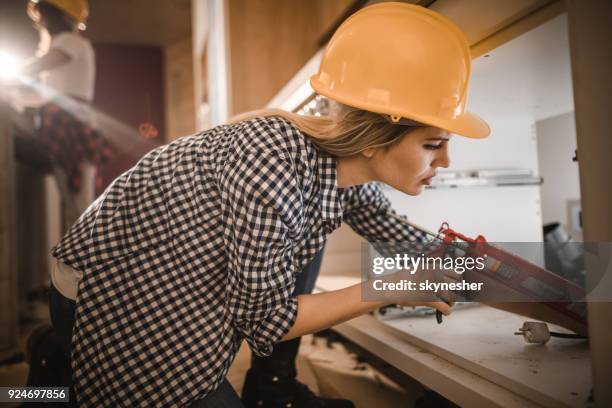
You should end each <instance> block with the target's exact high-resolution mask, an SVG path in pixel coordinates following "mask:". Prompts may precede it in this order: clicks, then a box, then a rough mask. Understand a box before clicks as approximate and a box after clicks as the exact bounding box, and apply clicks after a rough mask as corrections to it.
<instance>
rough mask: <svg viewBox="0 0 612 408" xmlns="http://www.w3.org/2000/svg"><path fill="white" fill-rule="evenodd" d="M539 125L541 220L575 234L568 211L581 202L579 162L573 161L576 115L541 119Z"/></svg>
mask: <svg viewBox="0 0 612 408" xmlns="http://www.w3.org/2000/svg"><path fill="white" fill-rule="evenodd" d="M536 126H537V142H538V162H539V167H540V175H541V176H542V177H543V178H544V183H543V184H542V186H541V194H542V221H543V222H544V223H549V222H560V223H561V224H563V225H564V226H565V227H566V229H568V231H571V233H572V235H574V236H575V235H576V234H577V233H578V235H580V233H579V231H576V230H573V228H572V226H571V222H570V219H569V209H570V206H571V205H572V204H573V203H572V202H576V201H577V200H580V180H579V173H578V163H577V162H574V161H572V157H574V150H575V149H576V124H575V122H574V112H568V113H565V114H563V115H558V116H554V117H552V118H548V119H544V120H540V121H538V122H537V123H536Z"/></svg>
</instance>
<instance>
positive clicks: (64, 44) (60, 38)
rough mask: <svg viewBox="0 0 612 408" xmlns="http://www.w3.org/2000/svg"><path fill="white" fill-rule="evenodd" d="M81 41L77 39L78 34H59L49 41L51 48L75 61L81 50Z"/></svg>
mask: <svg viewBox="0 0 612 408" xmlns="http://www.w3.org/2000/svg"><path fill="white" fill-rule="evenodd" d="M81 41H82V40H81V39H79V38H78V34H74V33H61V34H58V35H57V36H56V37H54V38H53V40H51V48H52V49H57V50H61V51H62V52H64V53H65V54H67V55H69V56H70V58H72V59H77V58H78V56H79V53H80V52H81V51H80V50H81V48H82V43H81Z"/></svg>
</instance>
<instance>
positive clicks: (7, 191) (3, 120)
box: [0, 95, 18, 350]
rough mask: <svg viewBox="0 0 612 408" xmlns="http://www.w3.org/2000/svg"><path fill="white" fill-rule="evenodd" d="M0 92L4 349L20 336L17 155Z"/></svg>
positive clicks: (0, 340)
mask: <svg viewBox="0 0 612 408" xmlns="http://www.w3.org/2000/svg"><path fill="white" fill-rule="evenodd" d="M1 96H2V95H0V172H1V173H2V176H1V177H0V327H1V328H2V330H0V350H4V349H8V348H11V347H14V346H15V345H16V344H17V337H18V315H17V293H18V291H17V257H16V247H15V245H16V238H15V158H14V148H13V127H12V123H13V122H12V118H11V116H12V115H11V110H10V108H9V106H8V105H7V104H6V103H5V102H4V101H3V100H2V99H1Z"/></svg>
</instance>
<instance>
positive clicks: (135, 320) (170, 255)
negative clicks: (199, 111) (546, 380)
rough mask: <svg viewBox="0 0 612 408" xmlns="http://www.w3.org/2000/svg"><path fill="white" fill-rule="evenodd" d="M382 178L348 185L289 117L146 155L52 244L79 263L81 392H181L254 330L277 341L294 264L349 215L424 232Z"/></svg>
mask: <svg viewBox="0 0 612 408" xmlns="http://www.w3.org/2000/svg"><path fill="white" fill-rule="evenodd" d="M390 211H393V210H392V209H391V208H390V205H389V201H388V199H387V198H386V197H385V196H384V195H383V194H382V192H381V191H380V189H379V187H378V186H377V185H376V184H364V185H360V186H354V187H349V188H346V189H340V188H338V187H337V181H336V162H335V159H334V158H333V157H330V156H329V155H326V154H323V153H321V152H319V151H317V150H316V149H315V147H314V145H313V144H312V143H311V142H310V140H309V139H308V138H307V137H306V136H304V135H303V134H302V133H301V132H300V131H299V130H298V129H297V128H295V127H294V126H293V125H291V124H290V123H289V122H287V121H285V120H284V119H282V118H279V117H268V118H257V119H252V120H249V121H243V122H240V123H237V124H231V125H223V126H219V127H216V128H214V129H211V130H208V131H205V132H202V133H199V134H196V135H193V136H188V137H183V138H180V139H178V140H176V141H174V142H173V143H170V144H168V145H165V146H161V147H159V148H157V149H155V150H153V151H151V152H149V153H148V154H147V155H145V156H144V157H143V158H142V159H141V160H140V161H139V162H138V163H137V164H136V165H135V166H134V167H133V168H132V169H130V170H129V171H127V172H126V173H124V174H123V175H121V176H120V177H118V178H117V179H116V180H115V181H114V182H113V183H112V184H111V185H110V186H109V187H108V188H107V190H106V191H105V192H104V194H102V195H101V196H100V197H99V198H98V200H96V201H95V202H94V203H93V204H92V205H91V206H90V207H89V208H88V209H87V210H86V212H85V213H84V214H83V215H82V216H81V217H80V218H79V220H78V221H77V222H76V223H75V224H74V225H73V227H72V228H71V230H70V231H69V232H68V234H67V235H66V236H65V237H64V238H63V239H62V241H61V242H60V243H59V244H58V245H57V246H56V247H55V248H54V250H53V255H54V256H55V257H56V258H58V259H60V260H61V261H63V262H64V263H66V264H67V265H70V266H71V267H73V268H75V269H78V270H80V271H82V272H83V279H82V281H81V283H80V285H79V292H78V296H77V310H76V324H75V327H74V330H73V337H72V346H73V348H72V366H73V369H74V377H75V392H76V394H77V397H78V400H79V403H80V404H81V405H83V406H112V407H118V406H134V405H147V406H182V405H187V404H189V403H190V402H192V401H194V400H196V399H200V398H203V397H205V396H206V395H207V394H209V393H211V392H212V391H214V390H215V389H216V388H217V386H218V385H219V384H220V382H221V381H222V380H223V378H224V377H225V374H226V373H227V371H228V368H229V366H230V364H231V363H232V360H233V359H234V356H235V355H236V352H237V351H238V348H239V346H240V343H241V341H242V340H243V339H245V340H246V341H247V342H248V344H249V346H250V348H251V349H252V351H253V352H254V353H255V354H257V355H267V354H269V353H270V352H271V351H272V347H273V345H274V344H275V343H277V342H278V341H279V340H280V339H281V338H282V337H283V336H284V335H285V334H286V333H287V332H288V331H289V329H290V328H291V326H292V325H293V323H294V322H295V319H296V314H297V300H296V299H295V298H293V297H292V296H291V294H292V291H293V288H294V283H295V279H296V275H297V274H298V273H299V272H300V271H301V270H302V268H303V267H304V266H305V265H306V264H307V263H308V262H309V261H310V260H311V259H312V258H313V257H314V255H315V254H317V253H318V252H319V251H320V250H321V249H322V248H323V246H324V243H325V240H326V236H327V235H328V234H330V233H331V232H332V231H334V230H335V229H337V228H338V227H339V226H340V224H341V222H342V221H344V222H346V223H347V224H348V225H350V226H351V227H352V228H353V229H354V230H355V231H357V232H358V233H359V234H361V235H362V236H364V237H365V238H367V239H368V240H378V241H388V240H400V241H408V240H415V239H418V238H419V237H420V236H421V234H422V233H421V232H420V231H418V230H415V229H413V228H410V227H407V226H406V225H403V224H401V223H400V222H398V221H397V220H393V219H391V218H389V217H388V215H387V213H388V212H390Z"/></svg>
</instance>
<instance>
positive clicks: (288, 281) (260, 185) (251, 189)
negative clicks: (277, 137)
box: [220, 153, 303, 356]
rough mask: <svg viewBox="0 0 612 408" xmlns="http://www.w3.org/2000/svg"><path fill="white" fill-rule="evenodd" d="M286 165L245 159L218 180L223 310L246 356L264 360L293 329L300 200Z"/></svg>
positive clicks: (268, 157)
mask: <svg viewBox="0 0 612 408" xmlns="http://www.w3.org/2000/svg"><path fill="white" fill-rule="evenodd" d="M296 176H297V175H296V174H295V168H294V166H293V165H292V163H291V162H290V160H288V159H286V158H284V157H282V156H281V155H278V154H270V153H268V154H266V153H250V154H248V155H246V156H245V157H242V158H241V159H239V160H237V161H236V162H233V163H229V164H227V165H226V170H225V176H224V177H222V179H221V185H222V187H221V189H220V190H221V192H222V193H221V194H222V203H223V207H224V208H223V212H224V219H225V225H224V231H225V242H226V247H227V252H228V258H229V262H228V266H229V271H228V275H229V278H228V292H227V293H228V305H229V310H230V314H231V318H232V323H233V326H234V327H235V329H236V330H237V331H238V332H239V333H240V334H241V335H242V336H243V337H244V338H245V339H246V341H247V342H248V344H249V346H250V348H251V350H252V351H253V352H254V353H255V354H256V355H260V356H265V355H269V354H270V353H271V352H272V347H273V346H274V344H276V343H277V342H278V341H279V340H280V339H281V338H282V337H283V336H284V335H285V334H286V333H287V332H288V331H289V329H290V328H291V326H293V324H294V323H295V319H296V317H297V299H295V298H293V297H292V296H291V294H292V292H293V289H294V286H295V270H294V269H295V268H294V264H293V255H294V247H295V242H296V241H298V240H299V236H301V228H302V223H303V208H302V194H301V189H300V188H299V184H298V181H297V180H298V177H296Z"/></svg>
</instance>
